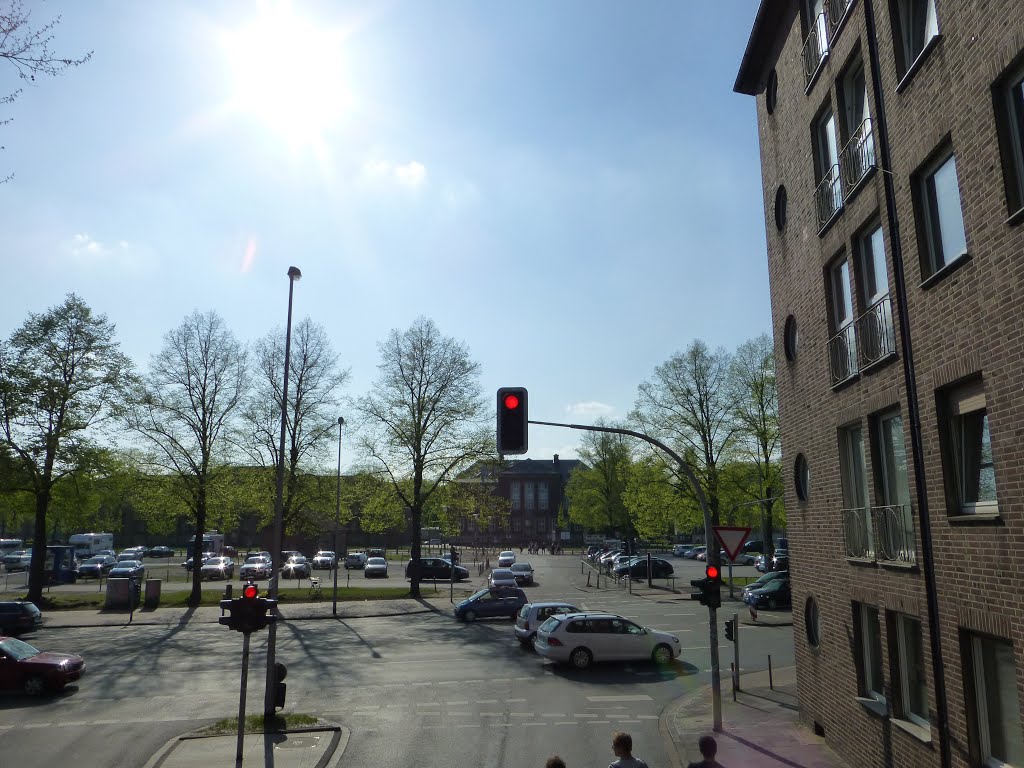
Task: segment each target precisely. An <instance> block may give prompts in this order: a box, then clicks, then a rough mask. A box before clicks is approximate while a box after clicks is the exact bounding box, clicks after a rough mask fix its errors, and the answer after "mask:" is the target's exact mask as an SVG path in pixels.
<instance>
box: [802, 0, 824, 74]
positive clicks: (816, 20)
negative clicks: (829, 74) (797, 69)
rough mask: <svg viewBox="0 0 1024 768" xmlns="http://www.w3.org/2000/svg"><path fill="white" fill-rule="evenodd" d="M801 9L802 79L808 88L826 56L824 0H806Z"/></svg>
mask: <svg viewBox="0 0 1024 768" xmlns="http://www.w3.org/2000/svg"><path fill="white" fill-rule="evenodd" d="M803 10H804V14H803V15H804V29H805V30H806V31H807V37H806V38H805V39H804V46H803V60H804V79H805V81H806V82H807V87H808V89H809V88H810V86H811V84H812V83H813V82H814V79H815V78H816V77H817V76H818V72H820V71H821V67H822V65H823V64H824V63H825V59H826V58H827V57H828V23H827V21H826V19H825V0H806V2H805V3H804V8H803Z"/></svg>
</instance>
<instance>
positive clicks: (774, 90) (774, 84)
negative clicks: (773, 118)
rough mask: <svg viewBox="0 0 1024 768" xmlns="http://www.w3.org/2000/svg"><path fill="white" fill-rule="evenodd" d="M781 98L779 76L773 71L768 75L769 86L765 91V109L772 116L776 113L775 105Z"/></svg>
mask: <svg viewBox="0 0 1024 768" xmlns="http://www.w3.org/2000/svg"><path fill="white" fill-rule="evenodd" d="M778 98H779V76H778V75H777V74H775V70H774V69H773V70H772V71H771V72H769V73H768V85H767V87H766V88H765V89H764V108H765V110H766V111H767V112H768V114H769V115H770V114H771V113H772V112H774V111H775V104H776V102H777V101H778Z"/></svg>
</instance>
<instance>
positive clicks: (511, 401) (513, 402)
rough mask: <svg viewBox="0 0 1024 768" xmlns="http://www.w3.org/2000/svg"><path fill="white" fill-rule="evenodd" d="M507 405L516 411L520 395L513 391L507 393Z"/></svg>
mask: <svg viewBox="0 0 1024 768" xmlns="http://www.w3.org/2000/svg"><path fill="white" fill-rule="evenodd" d="M505 407H506V408H508V409H509V410H510V411H514V410H515V409H516V408H518V407H519V396H518V395H513V394H511V393H509V394H507V395H505Z"/></svg>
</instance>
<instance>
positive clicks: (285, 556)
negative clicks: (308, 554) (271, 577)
mask: <svg viewBox="0 0 1024 768" xmlns="http://www.w3.org/2000/svg"><path fill="white" fill-rule="evenodd" d="M293 557H304V555H303V554H302V553H301V552H299V550H297V549H286V550H284V551H283V552H282V553H281V562H282V563H287V562H288V561H289V560H291V559H292V558H293Z"/></svg>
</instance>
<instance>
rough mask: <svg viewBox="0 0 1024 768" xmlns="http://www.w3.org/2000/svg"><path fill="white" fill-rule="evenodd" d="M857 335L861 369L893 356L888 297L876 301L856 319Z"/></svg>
mask: <svg viewBox="0 0 1024 768" xmlns="http://www.w3.org/2000/svg"><path fill="white" fill-rule="evenodd" d="M857 333H858V335H859V336H860V360H861V367H862V368H868V367H870V366H872V365H874V364H875V363H877V362H879V361H881V360H885V359H886V358H888V357H893V356H895V354H896V329H895V328H894V327H893V324H892V300H891V299H890V298H889V297H888V296H886V297H884V298H882V299H879V300H878V301H876V302H875V303H874V304H873V305H872V306H871V308H870V309H869V310H868V311H867V312H865V313H864V314H863V315H861V316H860V317H859V318H857Z"/></svg>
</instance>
